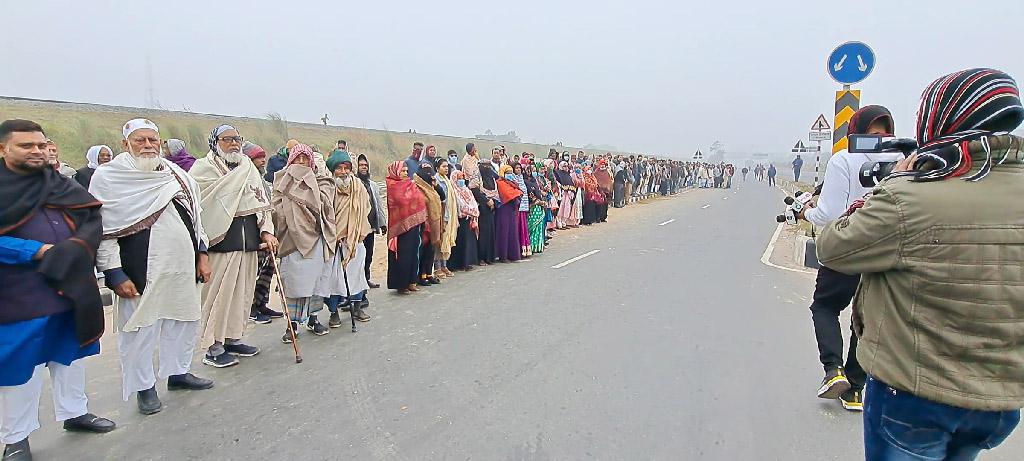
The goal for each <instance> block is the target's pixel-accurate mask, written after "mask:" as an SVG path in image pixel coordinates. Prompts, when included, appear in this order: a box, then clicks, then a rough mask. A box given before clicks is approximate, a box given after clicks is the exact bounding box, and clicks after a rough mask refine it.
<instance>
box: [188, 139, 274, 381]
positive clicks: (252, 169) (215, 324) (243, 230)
mask: <svg viewBox="0 0 1024 461" xmlns="http://www.w3.org/2000/svg"><path fill="white" fill-rule="evenodd" d="M242 141H244V139H243V138H242V136H241V135H240V134H239V133H238V130H236V129H235V128H234V127H233V126H231V125H221V126H218V127H217V128H216V129H214V130H213V133H211V134H210V139H209V144H210V153H209V154H207V155H206V157H203V158H201V159H199V160H196V163H195V164H194V165H192V169H190V170H189V174H190V175H192V177H193V178H195V180H196V182H197V183H199V189H200V190H201V191H202V196H203V198H202V217H203V228H204V229H205V230H206V234H207V235H208V236H209V238H210V248H209V253H210V265H211V266H212V272H213V276H212V278H211V279H210V280H209V281H207V283H206V284H205V285H203V331H202V335H200V346H201V347H203V348H205V349H206V356H205V357H204V358H203V363H205V364H207V365H210V366H213V367H218V368H223V367H230V366H232V365H237V364H238V359H237V358H236V357H235V356H239V357H252V356H254V355H256V354H259V352H260V349H259V348H258V347H255V346H250V345H247V344H243V343H242V342H241V338H242V334H243V332H244V331H245V325H246V322H247V321H248V319H249V308H250V307H251V306H252V296H253V295H252V294H253V290H255V289H256V276H257V273H258V271H257V269H258V265H259V253H258V252H259V250H260V248H261V247H262V248H265V249H267V250H268V251H270V252H271V253H276V252H277V246H278V242H277V238H276V237H274V222H273V219H271V206H270V198H269V197H267V193H266V190H265V189H264V188H263V178H262V177H261V176H260V172H259V170H257V169H256V166H255V165H253V163H252V160H250V159H249V157H247V156H246V155H245V154H243V153H242Z"/></svg>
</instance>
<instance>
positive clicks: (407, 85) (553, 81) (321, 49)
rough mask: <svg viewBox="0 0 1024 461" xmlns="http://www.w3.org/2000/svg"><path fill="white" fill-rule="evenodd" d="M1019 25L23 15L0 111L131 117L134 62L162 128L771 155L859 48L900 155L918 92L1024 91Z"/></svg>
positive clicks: (920, 4)
mask: <svg viewBox="0 0 1024 461" xmlns="http://www.w3.org/2000/svg"><path fill="white" fill-rule="evenodd" d="M601 3H607V4H601ZM150 4H152V5H161V6H158V7H150V6H148V5H150ZM599 4H600V5H599ZM1022 23H1024V1H1021V0H990V1H986V2H979V3H977V4H976V5H973V4H972V3H971V2H964V1H963V0H957V1H949V0H927V1H924V0H921V1H900V0H887V1H875V0H861V1H855V2H851V1H822V2H807V1H803V2H797V1H760V0H747V1H730V0H717V1H711V2H682V1H665V2H650V1H640V0H633V1H622V2H594V1H592V0H591V1H582V0H573V1H551V0H546V1H535V0H516V1H504V2H500V3H491V2H487V1H480V0H472V1H447V0H438V1H432V2H424V1H410V2H406V1H390V0H389V1H342V2H339V1H331V0H316V1H313V0H307V1H293V2H284V1H281V0H276V1H275V0H249V1H225V0H218V1H208V0H207V1H198V0H177V1H174V2H138V1H123V0H89V1H81V0H64V1H58V0H32V1H20V2H10V3H9V4H8V3H5V4H4V7H3V12H2V19H0V24H2V25H0V45H2V47H0V50H2V51H0V57H2V58H3V60H4V63H3V64H2V65H0V94H2V95H7V96H21V97H31V98H46V99H60V100H71V101H83V102H95V103H103V104H116V105H129V106H144V105H146V104H147V100H148V98H147V87H148V85H147V78H146V75H147V72H146V67H147V66H146V63H147V56H148V57H149V58H148V59H149V61H150V62H151V63H152V69H153V74H154V75H153V79H152V80H153V87H154V89H155V93H156V97H157V99H158V100H159V101H160V103H161V105H162V106H163V107H165V108H168V109H176V110H180V109H182V108H188V109H190V110H193V111H197V112H211V113H222V114H233V115H234V114H237V115H248V116H257V117H262V116H263V115H265V114H266V113H267V112H270V111H276V112H280V113H281V114H283V115H285V116H286V117H287V118H288V119H290V120H296V121H307V122H316V121H318V120H319V118H320V117H321V116H322V115H323V113H324V112H327V113H329V114H330V117H331V123H332V124H341V125H349V126H364V127H368V128H382V127H384V126H386V127H387V128H389V129H392V130H399V131H405V130H408V129H415V130H417V131H419V132H421V133H438V134H450V135H457V136H472V135H474V134H477V133H482V132H483V131H484V130H486V129H491V130H493V131H494V132H496V133H499V132H500V133H504V132H506V131H508V130H516V131H517V132H518V133H519V134H520V136H521V137H522V138H523V139H524V140H526V141H531V142H538V143H552V142H555V141H563V142H565V143H567V144H569V145H583V144H587V143H593V144H611V145H615V146H617V147H619V148H621V149H626V150H631V151H639V152H648V153H660V154H669V153H672V154H676V155H686V154H688V153H692V152H693V151H694V150H696V149H698V148H702V149H706V148H707V146H708V145H709V144H711V143H712V142H713V141H715V140H720V141H722V142H723V143H725V145H726V147H727V149H728V150H729V151H734V152H742V151H747V152H749V151H762V152H775V151H780V150H787V149H788V148H789V147H791V146H792V144H793V143H795V142H796V140H797V139H800V138H806V136H807V131H808V128H809V127H810V125H811V123H812V122H813V121H814V119H815V118H816V117H817V115H818V114H819V113H822V112H824V113H826V115H827V116H828V117H829V118H830V119H831V112H832V110H833V98H834V91H835V90H837V89H839V87H840V86H839V85H838V84H836V83H835V82H833V81H832V80H831V79H830V78H829V76H828V75H827V74H826V72H825V59H826V56H827V55H828V54H829V53H830V52H831V51H832V49H833V48H835V46H836V45H838V44H839V43H841V42H844V41H847V40H860V41H863V42H865V43H867V44H868V45H870V46H871V47H872V48H874V50H875V52H876V54H877V55H878V65H877V67H876V70H875V71H874V73H873V74H872V75H871V76H870V77H869V78H868V79H867V80H866V81H865V82H864V83H862V84H860V85H857V86H855V88H860V89H862V90H863V92H864V97H863V99H864V103H868V104H870V103H876V104H883V105H887V106H889V107H890V108H891V109H892V112H893V113H894V115H895V116H896V126H897V134H900V135H906V136H912V135H913V127H912V124H913V118H914V112H915V111H916V106H917V101H918V97H919V96H920V93H921V91H922V90H923V89H924V87H925V86H926V85H927V84H928V83H929V82H930V81H932V80H933V79H935V78H937V77H939V76H940V75H942V74H944V73H948V72H951V71H955V70H959V69H963V68H969V67H980V66H987V67H995V68H998V69H1001V70H1004V71H1006V72H1008V73H1010V74H1011V75H1013V76H1015V77H1016V78H1017V79H1018V80H1021V81H1024V49H1022V42H1024V34H1022V33H1021V24H1022Z"/></svg>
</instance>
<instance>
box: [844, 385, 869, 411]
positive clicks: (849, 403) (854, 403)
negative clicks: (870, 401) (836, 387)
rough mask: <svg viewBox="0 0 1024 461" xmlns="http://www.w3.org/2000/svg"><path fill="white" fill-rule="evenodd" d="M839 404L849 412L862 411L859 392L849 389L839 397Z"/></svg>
mask: <svg viewBox="0 0 1024 461" xmlns="http://www.w3.org/2000/svg"><path fill="white" fill-rule="evenodd" d="M839 402H840V403H842V404H843V408H845V409H846V410H849V411H864V397H863V395H862V393H861V391H855V390H853V389H850V390H848V391H846V392H843V395H841V396H839Z"/></svg>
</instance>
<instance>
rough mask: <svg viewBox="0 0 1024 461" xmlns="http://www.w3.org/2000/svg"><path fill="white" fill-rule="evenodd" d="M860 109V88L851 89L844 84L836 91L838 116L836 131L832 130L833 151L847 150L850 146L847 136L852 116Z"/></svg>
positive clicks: (835, 125)
mask: <svg viewBox="0 0 1024 461" xmlns="http://www.w3.org/2000/svg"><path fill="white" fill-rule="evenodd" d="M857 109H860V90H851V89H850V86H849V85H844V86H843V89H842V90H841V91H836V118H835V124H833V125H832V126H834V127H835V131H833V132H832V153H833V154H835V153H837V152H839V151H842V150H846V149H848V148H849V147H850V139H849V137H848V136H847V135H848V134H849V130H850V118H851V117H853V114H854V113H855V112H857Z"/></svg>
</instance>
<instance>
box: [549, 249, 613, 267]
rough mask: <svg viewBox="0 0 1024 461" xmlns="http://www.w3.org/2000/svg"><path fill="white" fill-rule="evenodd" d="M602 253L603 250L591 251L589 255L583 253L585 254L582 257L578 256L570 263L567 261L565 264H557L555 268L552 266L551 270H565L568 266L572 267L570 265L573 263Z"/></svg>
mask: <svg viewBox="0 0 1024 461" xmlns="http://www.w3.org/2000/svg"><path fill="white" fill-rule="evenodd" d="M600 251H601V250H594V251H590V252H587V253H583V254H581V255H579V256H577V257H575V258H572V259H570V260H568V261H565V262H562V263H559V264H555V265H554V266H551V268H552V269H561V268H563V267H565V266H568V265H570V264H572V263H574V262H576V261H579V260H581V259H583V258H586V257H588V256H593V255H595V254H597V253H599V252H600Z"/></svg>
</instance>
